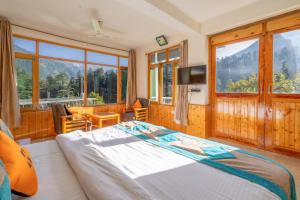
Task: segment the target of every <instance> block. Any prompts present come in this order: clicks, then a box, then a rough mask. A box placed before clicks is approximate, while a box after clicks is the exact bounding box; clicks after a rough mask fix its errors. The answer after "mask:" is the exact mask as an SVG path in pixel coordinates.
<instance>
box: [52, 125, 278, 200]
mask: <svg viewBox="0 0 300 200" xmlns="http://www.w3.org/2000/svg"><path fill="white" fill-rule="evenodd" d="M56 140H57V142H58V144H59V146H60V147H61V149H62V151H63V153H64V154H65V157H66V158H67V160H68V162H69V164H70V165H71V167H72V168H73V170H74V172H75V174H76V176H77V178H78V180H79V182H80V184H81V187H82V188H83V190H84V191H85V193H86V195H87V196H88V198H89V199H90V200H105V199H113V200H116V199H122V200H125V199H137V200H139V199H155V200H156V199H157V200H160V199H166V200H167V199H170V200H171V199H172V200H176V199H178V200H179V199H181V200H183V199H188V200H194V199H195V200H201V199H203V200H223V199H243V200H254V199H255V200H266V199H268V200H272V199H279V197H278V196H276V195H275V194H273V193H272V192H270V191H269V190H267V189H265V188H264V187H261V186H260V185H257V184H254V183H251V182H249V181H247V180H244V179H242V178H239V177H237V176H233V175H231V174H228V173H225V172H222V171H219V170H217V169H214V168H212V167H209V166H207V165H204V164H201V163H197V162H195V161H194V160H191V159H189V158H186V157H184V156H182V155H179V154H176V153H174V152H171V151H169V150H166V149H163V148H161V147H158V146H155V145H152V144H149V143H147V142H145V141H143V140H140V139H138V138H136V137H134V136H131V135H129V134H126V133H125V132H123V131H121V130H119V129H116V128H114V127H107V128H103V129H98V130H95V131H91V132H88V133H84V132H81V131H75V132H72V133H68V134H64V135H59V136H57V138H56Z"/></svg>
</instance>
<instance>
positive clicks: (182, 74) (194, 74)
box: [177, 65, 206, 85]
mask: <svg viewBox="0 0 300 200" xmlns="http://www.w3.org/2000/svg"><path fill="white" fill-rule="evenodd" d="M177 70H178V71H177V85H193V84H205V83H206V65H200V66H193V67H185V68H178V69H177Z"/></svg>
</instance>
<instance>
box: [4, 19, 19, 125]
mask: <svg viewBox="0 0 300 200" xmlns="http://www.w3.org/2000/svg"><path fill="white" fill-rule="evenodd" d="M0 92H1V95H0V112H1V119H2V120H3V121H4V122H5V123H6V124H7V125H8V126H9V127H10V128H16V127H18V126H19V125H20V118H21V116H20V106H19V98H18V91H17V75H16V65H15V54H14V50H13V43H12V32H11V25H10V22H9V21H8V20H7V19H6V18H3V17H0Z"/></svg>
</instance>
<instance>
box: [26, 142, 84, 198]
mask: <svg viewBox="0 0 300 200" xmlns="http://www.w3.org/2000/svg"><path fill="white" fill-rule="evenodd" d="M25 147H26V148H27V149H28V150H29V152H30V154H31V156H32V160H33V162H34V165H35V169H36V172H37V176H38V193H37V194H36V195H34V196H32V197H28V198H26V200H27V199H28V200H66V199H68V200H86V199H87V197H86V195H85V193H84V192H83V190H82V188H81V186H80V184H79V183H78V180H77V178H76V176H75V175H74V173H73V171H72V169H71V168H70V166H69V164H68V162H67V161H66V159H65V157H64V155H63V153H62V152H61V150H60V148H59V147H58V145H57V143H56V141H55V140H51V141H46V142H40V143H36V144H30V145H26V146H25Z"/></svg>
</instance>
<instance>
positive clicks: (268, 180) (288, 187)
mask: <svg viewBox="0 0 300 200" xmlns="http://www.w3.org/2000/svg"><path fill="white" fill-rule="evenodd" d="M115 127H116V128H119V129H121V130H123V131H125V132H127V133H129V134H132V135H134V136H136V137H138V138H140V139H143V140H145V141H147V142H149V143H151V144H154V145H157V146H160V147H162V148H165V149H168V150H170V151H173V152H175V153H178V154H181V155H183V156H186V157H188V158H191V159H194V160H196V161H198V162H200V163H203V164H206V165H209V166H211V167H214V168H216V169H219V170H222V171H225V172H227V173H230V174H233V175H236V176H239V177H241V178H244V179H247V180H249V181H251V182H254V183H256V184H259V185H261V186H263V187H265V188H266V189H268V190H270V191H272V192H273V193H275V194H277V195H278V196H279V197H280V198H281V199H282V200H296V199H297V197H296V192H295V182H294V178H293V176H292V175H291V173H290V172H289V171H288V170H287V169H286V168H285V167H283V166H282V165H280V164H279V163H276V162H275V161H273V160H271V159H268V158H265V157H263V156H260V155H257V154H254V153H250V152H247V151H244V150H241V149H238V148H235V147H231V146H229V145H224V144H220V143H217V142H212V141H209V140H205V139H201V138H196V137H193V136H189V135H186V134H183V133H179V132H175V131H172V130H168V129H166V128H164V127H159V126H154V125H151V124H148V123H145V122H138V121H134V122H130V125H129V126H128V125H127V124H119V125H116V126H115ZM151 130H155V131H156V132H157V131H158V130H160V131H159V132H160V133H161V134H152V135H151V132H152V131H151Z"/></svg>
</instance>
